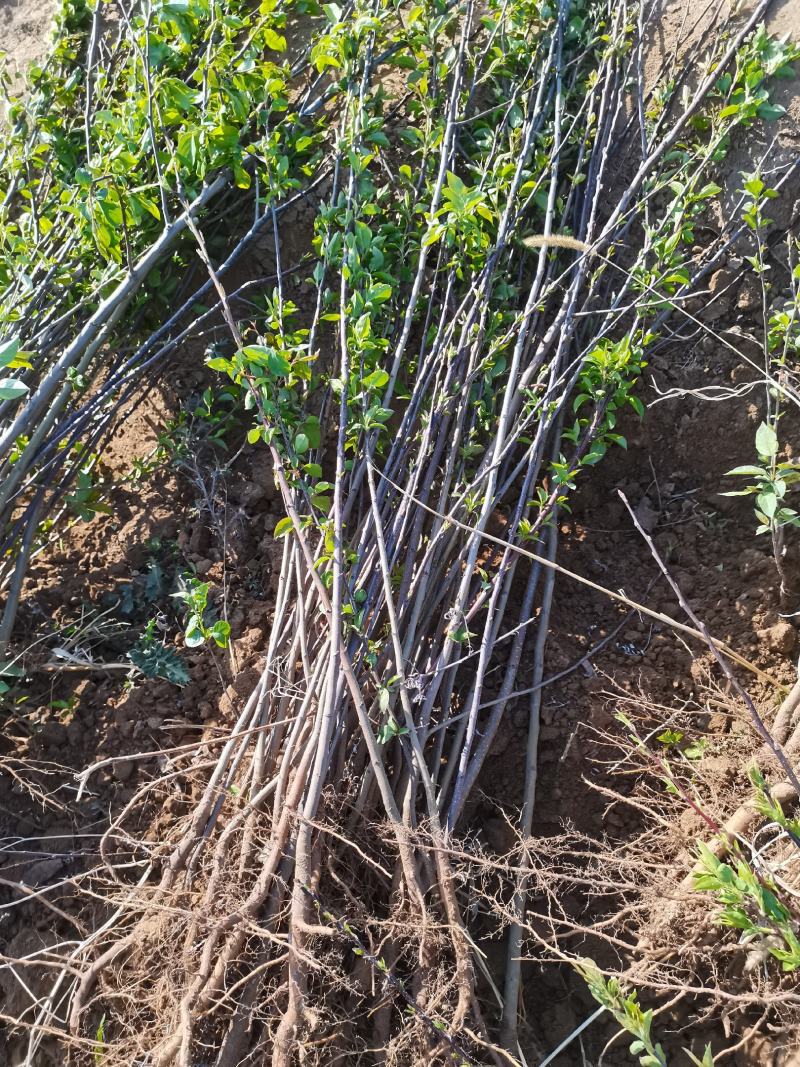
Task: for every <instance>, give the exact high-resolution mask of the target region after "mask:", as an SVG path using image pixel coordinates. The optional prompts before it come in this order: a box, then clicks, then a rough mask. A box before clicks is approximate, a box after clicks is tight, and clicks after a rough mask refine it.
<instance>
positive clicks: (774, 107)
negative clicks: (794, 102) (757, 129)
mask: <svg viewBox="0 0 800 1067" xmlns="http://www.w3.org/2000/svg"><path fill="white" fill-rule="evenodd" d="M756 114H757V115H758V117H759V118H760V119H764V121H765V122H774V121H775V119H779V118H780V117H781V115H785V114H786V108H785V107H782V106H781V105H780V104H761V105H759V107H758V109H757V111H756Z"/></svg>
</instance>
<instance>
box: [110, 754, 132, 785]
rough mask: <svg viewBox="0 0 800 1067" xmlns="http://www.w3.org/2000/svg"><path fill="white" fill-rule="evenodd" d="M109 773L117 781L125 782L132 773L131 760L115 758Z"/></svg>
mask: <svg viewBox="0 0 800 1067" xmlns="http://www.w3.org/2000/svg"><path fill="white" fill-rule="evenodd" d="M111 773H112V774H113V775H114V777H115V778H116V780H117V781H118V782H127V781H128V779H129V778H131V777H132V775H133V760H129V759H123V760H117V762H116V763H115V764H114V765H113V769H112V772H111Z"/></svg>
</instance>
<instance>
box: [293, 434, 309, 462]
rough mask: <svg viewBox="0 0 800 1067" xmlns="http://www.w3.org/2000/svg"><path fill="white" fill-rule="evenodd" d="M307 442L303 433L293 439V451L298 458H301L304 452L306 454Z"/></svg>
mask: <svg viewBox="0 0 800 1067" xmlns="http://www.w3.org/2000/svg"><path fill="white" fill-rule="evenodd" d="M308 448H309V441H308V437H307V435H306V434H304V433H299V434H298V435H297V437H295V439H294V450H295V452H296V453H297V454H298V456H302V454H303V453H304V452H308Z"/></svg>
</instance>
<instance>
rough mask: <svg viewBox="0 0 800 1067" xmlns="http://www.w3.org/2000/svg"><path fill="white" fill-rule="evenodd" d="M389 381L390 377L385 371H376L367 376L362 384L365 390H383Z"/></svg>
mask: <svg viewBox="0 0 800 1067" xmlns="http://www.w3.org/2000/svg"><path fill="white" fill-rule="evenodd" d="M388 381H389V375H388V374H387V373H386V371H385V370H374V371H373V372H372V374H368V375H367V376H366V378H365V379H364V380H363V382H362V383H361V384H362V385H363V386H364V388H365V389H383V387H384V385H386V383H387V382H388Z"/></svg>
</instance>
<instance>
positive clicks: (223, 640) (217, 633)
mask: <svg viewBox="0 0 800 1067" xmlns="http://www.w3.org/2000/svg"><path fill="white" fill-rule="evenodd" d="M209 633H210V635H211V637H212V638H213V639H214V641H215V642H216V644H217V645H219V647H220V648H225V646H226V645H227V644H228V641H229V640H230V636H231V627H230V623H228V622H225V621H224V619H219V620H218V621H217V622H215V623H214V625H213V626H212V627H211V629H210V631H209Z"/></svg>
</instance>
